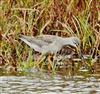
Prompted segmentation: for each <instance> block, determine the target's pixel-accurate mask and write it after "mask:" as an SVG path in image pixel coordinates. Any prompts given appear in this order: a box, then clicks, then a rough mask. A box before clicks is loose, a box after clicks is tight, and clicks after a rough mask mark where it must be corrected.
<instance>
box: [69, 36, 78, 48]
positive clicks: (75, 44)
mask: <svg viewBox="0 0 100 94" xmlns="http://www.w3.org/2000/svg"><path fill="white" fill-rule="evenodd" d="M70 45H71V46H73V47H75V48H77V47H79V45H80V39H79V38H78V37H71V38H70Z"/></svg>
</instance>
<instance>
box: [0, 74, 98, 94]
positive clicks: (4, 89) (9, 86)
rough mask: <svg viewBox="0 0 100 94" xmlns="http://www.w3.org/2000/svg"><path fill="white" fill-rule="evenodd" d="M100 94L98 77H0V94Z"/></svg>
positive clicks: (44, 75) (43, 75)
mask: <svg viewBox="0 0 100 94" xmlns="http://www.w3.org/2000/svg"><path fill="white" fill-rule="evenodd" d="M38 75H39V74H38ZM18 93H19V94H100V76H98V75H97V76H94V77H93V76H92V77H83V76H70V77H69V76H61V75H56V76H53V77H52V76H50V75H48V74H46V73H44V74H42V75H40V76H36V75H34V76H1V77H0V94H18Z"/></svg>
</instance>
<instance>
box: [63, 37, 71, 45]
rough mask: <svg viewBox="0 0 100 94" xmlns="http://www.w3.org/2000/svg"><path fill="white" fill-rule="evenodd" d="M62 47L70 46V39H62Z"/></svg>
mask: <svg viewBox="0 0 100 94" xmlns="http://www.w3.org/2000/svg"><path fill="white" fill-rule="evenodd" d="M62 40H63V42H62V43H63V45H70V39H69V38H63V39H62Z"/></svg>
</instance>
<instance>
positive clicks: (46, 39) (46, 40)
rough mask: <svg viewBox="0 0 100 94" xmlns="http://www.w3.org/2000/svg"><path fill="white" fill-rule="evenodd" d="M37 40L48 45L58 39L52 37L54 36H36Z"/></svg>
mask: <svg viewBox="0 0 100 94" xmlns="http://www.w3.org/2000/svg"><path fill="white" fill-rule="evenodd" d="M37 38H38V39H40V40H42V41H44V42H46V43H49V44H50V43H52V42H54V41H55V40H56V39H57V38H59V37H58V36H54V35H39V36H37Z"/></svg>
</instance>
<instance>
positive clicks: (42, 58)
mask: <svg viewBox="0 0 100 94" xmlns="http://www.w3.org/2000/svg"><path fill="white" fill-rule="evenodd" d="M44 59H45V57H44V54H41V56H40V57H39V59H38V60H37V61H36V62H35V64H34V66H35V67H38V68H39V65H40V64H41V62H43V60H44Z"/></svg>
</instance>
